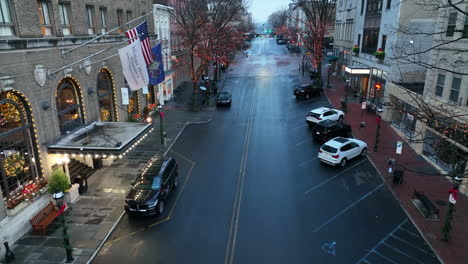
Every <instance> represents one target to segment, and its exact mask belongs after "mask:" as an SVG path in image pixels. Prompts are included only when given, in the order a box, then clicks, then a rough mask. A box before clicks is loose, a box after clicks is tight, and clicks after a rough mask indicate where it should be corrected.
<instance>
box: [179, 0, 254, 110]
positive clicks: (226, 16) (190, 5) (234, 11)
mask: <svg viewBox="0 0 468 264" xmlns="http://www.w3.org/2000/svg"><path fill="white" fill-rule="evenodd" d="M243 3H244V2H243V1H242V0H204V1H200V0H172V1H171V3H170V5H171V6H172V7H173V8H174V10H175V11H174V13H173V14H172V21H173V22H174V23H175V25H176V28H177V30H176V34H177V35H178V36H179V37H180V38H181V39H182V45H183V46H184V47H185V48H186V49H188V50H189V53H190V62H189V68H190V74H191V76H192V80H193V93H194V96H193V99H194V101H193V102H194V106H195V109H197V107H198V106H197V102H198V99H197V98H198V94H199V91H198V89H199V87H198V83H199V80H200V78H201V76H202V75H203V74H204V73H205V71H206V69H207V67H208V65H210V62H211V61H213V60H214V59H215V58H219V57H220V56H224V55H225V53H226V52H224V50H225V49H229V50H234V49H235V48H236V47H237V46H235V45H229V46H228V47H226V46H223V45H226V44H227V43H229V41H226V39H231V40H232V36H233V33H232V31H233V28H235V25H233V24H234V23H235V22H236V21H240V20H241V19H242V15H243V14H244V13H245V5H244V4H243ZM234 43H235V41H234ZM231 44H232V43H231ZM196 60H198V61H199V63H196ZM197 64H198V65H197Z"/></svg>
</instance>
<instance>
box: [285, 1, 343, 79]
mask: <svg viewBox="0 0 468 264" xmlns="http://www.w3.org/2000/svg"><path fill="white" fill-rule="evenodd" d="M292 2H293V4H294V5H295V6H296V8H300V9H301V10H302V11H303V12H304V14H305V17H306V18H305V21H298V22H299V23H303V24H304V25H305V28H306V32H304V34H306V36H305V37H304V46H305V47H306V49H307V50H308V51H310V52H311V61H312V66H313V67H314V68H315V70H316V71H317V73H318V74H317V78H318V82H319V83H320V85H321V84H322V74H321V69H322V61H323V52H322V50H323V47H324V38H325V35H326V34H327V33H328V32H329V31H330V30H331V29H332V28H333V26H334V23H335V22H334V21H335V7H336V4H335V2H334V1H331V0H312V1H311V0H292Z"/></svg>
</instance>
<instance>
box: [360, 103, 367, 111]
mask: <svg viewBox="0 0 468 264" xmlns="http://www.w3.org/2000/svg"><path fill="white" fill-rule="evenodd" d="M366 106H367V103H366V102H362V105H361V109H362V110H365V109H366Z"/></svg>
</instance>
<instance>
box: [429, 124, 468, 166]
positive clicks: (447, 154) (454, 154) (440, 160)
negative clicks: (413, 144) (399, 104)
mask: <svg viewBox="0 0 468 264" xmlns="http://www.w3.org/2000/svg"><path fill="white" fill-rule="evenodd" d="M423 154H424V155H425V156H426V157H428V158H429V159H430V160H432V161H433V162H434V163H435V164H437V165H438V166H440V167H441V168H442V169H444V170H446V171H449V172H452V171H453V170H454V169H455V168H457V170H458V169H460V168H462V169H464V168H465V167H466V162H467V161H466V158H464V157H467V156H468V153H466V152H464V151H463V150H461V149H460V148H458V147H457V146H456V145H455V144H452V143H451V142H449V141H448V140H444V139H443V138H442V137H440V136H439V135H437V134H436V133H434V132H432V131H430V130H426V133H425V135H424V144H423Z"/></svg>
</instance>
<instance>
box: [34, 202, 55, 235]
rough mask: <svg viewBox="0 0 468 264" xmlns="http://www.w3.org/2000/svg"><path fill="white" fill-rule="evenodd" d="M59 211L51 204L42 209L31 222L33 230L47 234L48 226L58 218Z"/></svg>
mask: <svg viewBox="0 0 468 264" xmlns="http://www.w3.org/2000/svg"><path fill="white" fill-rule="evenodd" d="M58 213H59V210H57V209H56V208H55V206H54V205H53V204H52V202H50V203H49V204H47V206H46V207H44V208H42V210H41V211H39V213H37V214H36V215H35V216H34V217H33V218H31V219H30V220H29V222H30V223H31V225H32V228H33V229H34V230H36V231H40V232H41V233H42V234H44V233H45V231H46V228H47V226H48V225H49V224H50V223H52V221H54V219H55V218H56V217H57V216H58Z"/></svg>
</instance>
